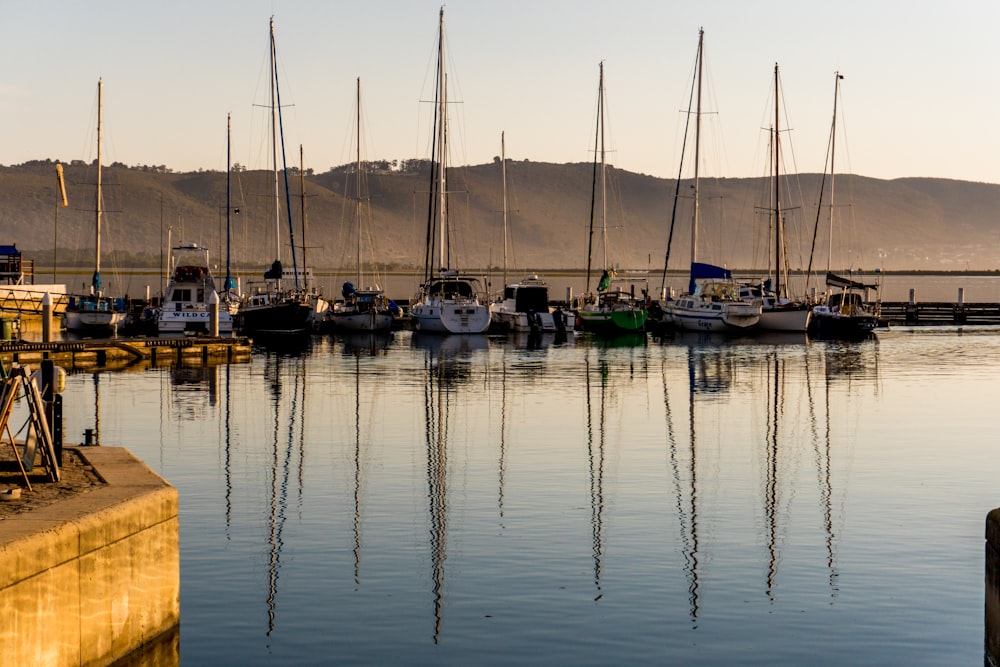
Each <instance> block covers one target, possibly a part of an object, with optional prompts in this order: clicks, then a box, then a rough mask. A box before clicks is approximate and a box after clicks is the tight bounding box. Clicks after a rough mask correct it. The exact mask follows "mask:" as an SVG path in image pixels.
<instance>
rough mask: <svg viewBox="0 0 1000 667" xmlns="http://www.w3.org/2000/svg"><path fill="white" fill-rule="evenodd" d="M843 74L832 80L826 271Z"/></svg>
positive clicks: (829, 257)
mask: <svg viewBox="0 0 1000 667" xmlns="http://www.w3.org/2000/svg"><path fill="white" fill-rule="evenodd" d="M843 78H844V76H843V75H842V74H841V73H840V72H834V81H833V125H832V126H831V128H830V234H829V238H828V239H827V242H828V243H829V248H828V249H827V253H826V272H827V273H829V272H830V264H831V262H832V260H833V211H834V208H833V182H834V174H835V173H836V171H835V169H834V165H835V164H836V162H835V161H834V158H835V157H836V153H837V99H838V98H839V97H840V80H841V79H843Z"/></svg>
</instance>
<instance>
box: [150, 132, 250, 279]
mask: <svg viewBox="0 0 1000 667" xmlns="http://www.w3.org/2000/svg"><path fill="white" fill-rule="evenodd" d="M232 116H233V114H232V113H228V114H226V283H225V286H224V288H223V289H225V290H226V292H227V296H228V292H229V291H230V290H232V289H235V288H236V281H234V280H233V274H232V273H231V271H230V266H231V264H230V261H231V259H232V256H231V252H230V246H231V245H232V236H233V222H232V213H233V195H232V192H233V189H232V178H233V176H232V175H233V165H232V148H231V144H232V134H233V119H232ZM161 203H162V202H161Z"/></svg>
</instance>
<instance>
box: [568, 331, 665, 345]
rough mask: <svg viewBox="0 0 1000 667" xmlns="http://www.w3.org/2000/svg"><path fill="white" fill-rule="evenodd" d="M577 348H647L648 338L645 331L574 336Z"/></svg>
mask: <svg viewBox="0 0 1000 667" xmlns="http://www.w3.org/2000/svg"><path fill="white" fill-rule="evenodd" d="M574 339H575V342H576V345H577V346H582V347H596V348H600V349H606V348H615V347H645V346H646V344H647V342H648V336H647V335H646V333H645V332H644V331H640V332H637V333H623V334H618V335H615V336H600V335H596V334H590V333H582V334H574Z"/></svg>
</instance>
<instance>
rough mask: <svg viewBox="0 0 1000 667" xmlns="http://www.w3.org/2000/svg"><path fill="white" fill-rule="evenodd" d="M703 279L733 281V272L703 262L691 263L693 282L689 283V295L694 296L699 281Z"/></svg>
mask: <svg viewBox="0 0 1000 667" xmlns="http://www.w3.org/2000/svg"><path fill="white" fill-rule="evenodd" d="M703 278H717V279H720V280H732V279H733V272H732V271H730V270H729V269H726V268H723V267H721V266H715V265H714V264H705V263H703V262H692V263H691V282H690V283H688V294H694V288H695V287H697V285H698V282H697V281H698V280H701V279H703Z"/></svg>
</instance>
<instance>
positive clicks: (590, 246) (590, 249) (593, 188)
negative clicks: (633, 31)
mask: <svg viewBox="0 0 1000 667" xmlns="http://www.w3.org/2000/svg"><path fill="white" fill-rule="evenodd" d="M600 73H601V76H600V78H598V83H597V99H598V105H597V114H598V122H597V123H595V129H594V173H593V176H591V182H590V227H589V229H588V231H587V289H586V292H587V293H588V294H589V293H590V269H591V262H592V260H593V257H594V205H595V203H596V201H595V200H596V198H597V164H598V152H597V151H598V147H599V146H600V144H599V141H600V136H601V124H600V114H601V104H600V99H601V98H602V97H603V95H602V91H603V86H604V64H603V63H601V69H600Z"/></svg>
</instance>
